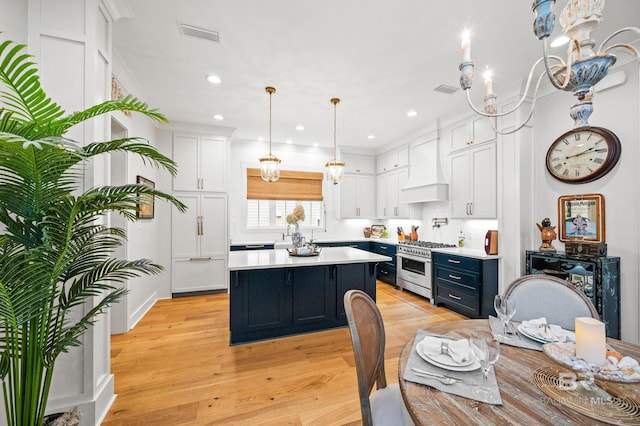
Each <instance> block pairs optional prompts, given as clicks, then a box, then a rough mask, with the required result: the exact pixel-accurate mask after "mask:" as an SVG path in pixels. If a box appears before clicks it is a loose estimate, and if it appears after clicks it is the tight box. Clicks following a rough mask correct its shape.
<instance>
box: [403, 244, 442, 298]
mask: <svg viewBox="0 0 640 426" xmlns="http://www.w3.org/2000/svg"><path fill="white" fill-rule="evenodd" d="M396 257H397V260H398V262H397V263H398V269H397V272H396V280H397V284H398V286H400V287H401V288H402V289H405V290H409V291H412V292H414V293H417V294H419V295H421V296H423V297H426V298H428V299H429V300H431V301H432V302H433V294H432V291H431V288H432V286H431V259H429V258H425V257H418V256H412V255H410V254H406V253H400V254H398V255H396Z"/></svg>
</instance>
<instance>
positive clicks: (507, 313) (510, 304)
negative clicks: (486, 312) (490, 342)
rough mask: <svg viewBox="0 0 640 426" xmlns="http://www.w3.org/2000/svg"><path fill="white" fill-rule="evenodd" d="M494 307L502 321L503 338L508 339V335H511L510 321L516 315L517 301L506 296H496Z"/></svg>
mask: <svg viewBox="0 0 640 426" xmlns="http://www.w3.org/2000/svg"><path fill="white" fill-rule="evenodd" d="M493 307H494V308H495V309H496V314H497V315H498V318H500V321H502V331H503V333H504V334H503V336H505V337H507V334H511V332H510V329H509V321H511V318H513V315H514V314H515V313H516V301H515V299H509V298H507V297H505V296H501V295H499V294H496V297H495V298H494V299H493Z"/></svg>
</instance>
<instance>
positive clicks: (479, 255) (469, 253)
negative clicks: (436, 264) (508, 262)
mask: <svg viewBox="0 0 640 426" xmlns="http://www.w3.org/2000/svg"><path fill="white" fill-rule="evenodd" d="M431 251H432V252H441V253H449V254H457V255H459V256H466V257H473V258H476V259H483V260H489V259H500V255H498V254H487V253H485V251H484V250H475V249H468V248H464V247H442V248H432V249H431Z"/></svg>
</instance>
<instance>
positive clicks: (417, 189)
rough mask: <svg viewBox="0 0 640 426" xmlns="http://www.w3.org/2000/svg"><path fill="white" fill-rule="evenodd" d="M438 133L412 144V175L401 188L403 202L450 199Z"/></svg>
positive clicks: (410, 169)
mask: <svg viewBox="0 0 640 426" xmlns="http://www.w3.org/2000/svg"><path fill="white" fill-rule="evenodd" d="M438 145H439V140H438V134H437V133H435V135H432V137H431V138H429V139H428V140H424V139H423V140H422V141H420V142H416V143H414V144H412V145H411V165H410V168H409V171H410V175H409V178H408V179H407V182H406V183H405V185H404V186H403V187H402V188H400V202H401V203H426V202H431V201H448V200H449V184H448V183H446V182H445V181H444V178H443V176H442V170H441V168H440V153H439V146H438Z"/></svg>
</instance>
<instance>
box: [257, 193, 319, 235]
mask: <svg viewBox="0 0 640 426" xmlns="http://www.w3.org/2000/svg"><path fill="white" fill-rule="evenodd" d="M298 204H301V205H302V207H304V215H305V218H304V221H303V222H300V226H302V227H303V228H322V227H324V203H323V202H322V201H293V200H247V228H253V229H261V228H262V229H267V228H281V229H284V228H286V227H287V215H288V214H289V213H292V212H293V209H294V207H295V206H297V205H298Z"/></svg>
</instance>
